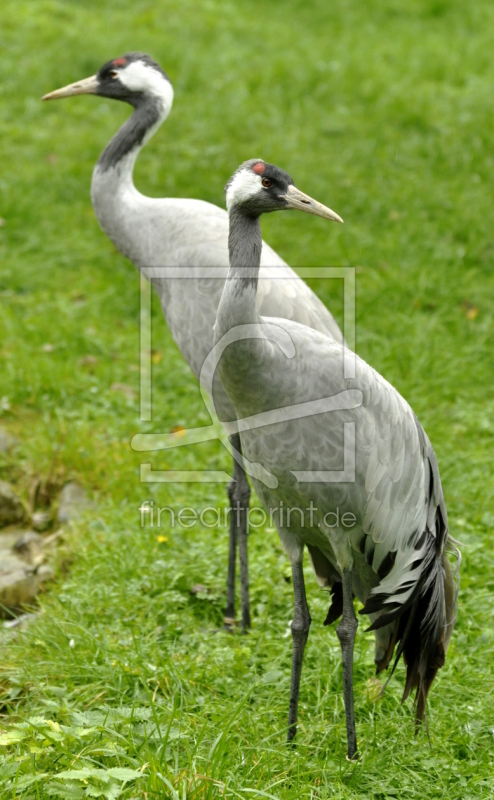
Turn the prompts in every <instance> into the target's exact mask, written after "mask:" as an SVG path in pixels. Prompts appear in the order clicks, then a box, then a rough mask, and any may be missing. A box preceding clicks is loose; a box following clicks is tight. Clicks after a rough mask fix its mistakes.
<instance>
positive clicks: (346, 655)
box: [336, 571, 358, 760]
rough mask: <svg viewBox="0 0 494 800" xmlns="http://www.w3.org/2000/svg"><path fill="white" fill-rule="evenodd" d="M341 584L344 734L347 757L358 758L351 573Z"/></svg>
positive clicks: (346, 574) (354, 629)
mask: <svg viewBox="0 0 494 800" xmlns="http://www.w3.org/2000/svg"><path fill="white" fill-rule="evenodd" d="M342 584H343V614H342V615H341V622H340V624H339V625H338V627H337V628H336V633H337V634H338V639H339V640H340V644H341V653H342V657H343V698H344V701H345V717H346V733H347V741H348V756H347V758H348V759H349V760H350V759H352V758H358V753H357V733H356V731H355V716H354V712H353V645H354V642H355V634H356V632H357V628H358V622H357V618H356V616H355V609H354V608H353V593H352V573H351V572H350V571H346V572H344V573H343V577H342Z"/></svg>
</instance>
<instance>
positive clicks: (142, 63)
mask: <svg viewBox="0 0 494 800" xmlns="http://www.w3.org/2000/svg"><path fill="white" fill-rule="evenodd" d="M76 94H97V95H99V96H100V97H110V98H112V99H113V100H123V101H124V102H126V103H130V104H131V105H132V106H134V108H137V106H139V105H141V103H142V102H143V101H144V100H146V99H149V98H150V97H151V98H153V99H154V100H155V101H156V100H157V101H159V102H160V103H161V105H162V106H163V110H164V111H166V113H167V112H168V111H169V110H170V108H171V105H172V102H173V88H172V85H171V83H170V79H169V77H168V75H167V74H166V72H164V71H163V70H162V69H161V67H160V65H159V64H157V63H156V61H154V60H153V59H152V58H151V56H148V55H146V53H126V54H125V55H124V56H120V58H114V59H112V60H111V61H107V63H106V64H104V65H103V66H102V67H101V69H100V70H99V72H97V73H96V75H92V76H91V77H90V78H85V79H84V80H82V81H77V82H76V83H70V84H69V85H68V86H64V87H63V88H62V89H56V90H55V91H54V92H50V94H45V96H44V97H43V98H42V99H43V100H58V99H60V98H62V97H73V96H74V95H76Z"/></svg>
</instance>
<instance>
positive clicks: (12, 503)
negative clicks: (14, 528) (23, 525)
mask: <svg viewBox="0 0 494 800" xmlns="http://www.w3.org/2000/svg"><path fill="white" fill-rule="evenodd" d="M23 519H24V506H23V505H22V503H21V501H20V500H19V498H18V497H17V495H16V493H15V492H14V490H13V489H12V487H11V485H10V484H9V483H7V482H6V481H0V527H1V528H3V527H5V525H15V523H16V522H22V520H23Z"/></svg>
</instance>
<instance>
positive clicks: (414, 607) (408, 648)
mask: <svg viewBox="0 0 494 800" xmlns="http://www.w3.org/2000/svg"><path fill="white" fill-rule="evenodd" d="M436 545H437V542H436V541H434V539H432V538H431V539H430V542H429V546H428V548H427V553H426V555H425V558H424V561H423V570H422V575H421V579H420V581H419V582H418V583H417V586H416V588H415V591H414V592H413V594H412V596H411V597H410V599H409V600H408V602H407V603H406V604H405V605H404V606H402V608H401V609H400V608H398V609H396V610H395V611H394V612H393V614H385V615H383V616H380V617H379V618H378V619H376V620H375V621H374V622H373V624H372V625H371V626H370V628H369V630H376V629H378V628H381V627H383V626H384V625H386V624H389V623H390V622H391V621H392V618H394V621H395V627H394V630H393V633H392V636H391V642H392V643H393V644H392V647H391V648H390V650H391V652H389V657H388V659H387V663H385V664H383V665H382V668H384V667H385V666H387V665H388V664H389V662H390V660H391V658H392V656H393V652H392V651H393V650H394V645H395V643H396V645H397V646H398V647H397V650H396V653H395V660H394V664H393V668H392V671H391V675H392V674H393V672H394V670H395V668H396V665H397V663H398V661H399V659H400V656H402V655H403V660H404V662H405V665H406V669H407V672H406V681H405V689H404V691H403V697H402V702H403V701H404V700H406V698H407V697H408V695H409V694H410V692H412V691H413V690H414V689H415V690H416V693H415V702H416V719H417V722H420V721H422V720H423V719H424V717H425V709H426V700H427V695H428V692H429V689H430V687H431V685H432V682H433V680H434V678H435V677H436V674H437V671H438V670H439V669H440V668H441V667H442V666H443V665H444V661H445V657H446V652H447V650H448V646H449V642H450V639H451V634H452V632H453V628H454V625H455V622H456V612H457V604H458V585H459V566H460V561H461V556H460V552H459V550H458V549H457V548H456V546H455V545H454V544H453V543H452V541H451V539H449V537H447V538H446V544H445V547H444V550H443V551H442V552H440V553H437V552H436ZM446 550H447V551H449V552H450V553H452V554H453V555H454V557H455V558H456V566H455V569H454V571H453V570H452V568H451V564H450V561H449V559H448V557H447V555H446V554H445V551H446ZM383 599H384V598H382V596H381V598H379V596H378V595H376V596H374V597H371V598H369V602H368V603H367V604H366V606H365V607H364V608H363V609H362V611H361V613H363V614H367V613H375V612H376V611H380V610H381V611H382V610H384V609H383V605H384V603H383V602H382V600H383ZM380 601H381V602H380ZM384 608H385V606H384Z"/></svg>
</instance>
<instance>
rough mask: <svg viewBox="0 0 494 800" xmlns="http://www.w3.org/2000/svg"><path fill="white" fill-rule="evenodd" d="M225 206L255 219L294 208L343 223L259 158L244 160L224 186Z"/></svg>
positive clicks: (229, 209) (332, 212)
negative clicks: (262, 215)
mask: <svg viewBox="0 0 494 800" xmlns="http://www.w3.org/2000/svg"><path fill="white" fill-rule="evenodd" d="M225 192H226V207H227V208H228V211H229V212H231V211H232V210H233V209H237V210H239V211H241V212H242V213H243V214H245V215H246V216H249V217H258V216H260V215H261V214H266V213H268V212H270V211H289V210H291V209H297V210H298V211H306V212H307V213H308V214H315V215H316V216H317V217H324V219H330V220H333V222H343V220H342V219H341V217H339V216H338V214H335V212H334V211H331V209H330V208H326V206H323V205H322V203H318V202H317V200H313V199H312V197H309V196H308V195H307V194H304V193H303V192H301V191H300V190H299V189H296V188H295V186H294V185H293V181H292V179H291V177H290V175H289V174H288V173H287V172H284V170H282V169H280V168H279V167H275V166H274V164H267V163H266V162H265V161H262V159H260V158H253V159H251V160H250V161H244V163H243V164H241V165H240V167H239V168H238V169H237V171H236V172H234V174H233V175H232V177H231V178H230V180H229V181H228V183H227V184H226V187H225Z"/></svg>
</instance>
